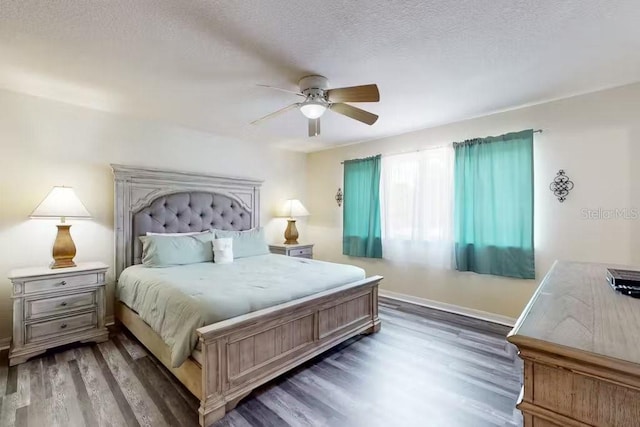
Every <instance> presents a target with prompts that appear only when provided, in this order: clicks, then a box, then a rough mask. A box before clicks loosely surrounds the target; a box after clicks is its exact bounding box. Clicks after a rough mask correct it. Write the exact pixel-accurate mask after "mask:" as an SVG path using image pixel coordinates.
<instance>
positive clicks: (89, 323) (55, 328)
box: [25, 311, 98, 343]
mask: <svg viewBox="0 0 640 427" xmlns="http://www.w3.org/2000/svg"><path fill="white" fill-rule="evenodd" d="M97 325H98V318H97V315H96V312H95V311H92V312H90V313H84V314H78V315H76V316H69V317H63V318H61V319H56V320H50V321H48V322H40V323H32V324H29V325H27V326H26V336H25V338H26V339H25V341H26V342H27V343H31V342H34V341H40V340H45V339H47V338H53V337H57V336H59V335H63V334H67V333H70V332H77V331H80V330H84V329H92V328H95V327H96V326H97Z"/></svg>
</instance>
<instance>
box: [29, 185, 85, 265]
mask: <svg viewBox="0 0 640 427" xmlns="http://www.w3.org/2000/svg"><path fill="white" fill-rule="evenodd" d="M30 217H31V218H60V224H58V225H57V226H56V227H58V234H57V236H56V240H55V242H54V243H53V263H52V264H51V268H66V267H75V266H76V264H75V263H74V262H73V257H75V256H76V245H75V244H74V243H73V239H72V238H71V233H70V232H69V229H70V228H71V225H70V224H65V220H66V219H67V218H91V214H90V213H89V211H87V208H85V207H84V205H83V204H82V202H81V201H80V199H78V196H76V193H75V192H74V191H73V188H71V187H53V189H52V190H51V191H50V192H49V194H47V197H45V198H44V200H43V201H42V202H40V204H39V205H38V207H37V208H35V210H34V211H33V212H32V213H31V215H30Z"/></svg>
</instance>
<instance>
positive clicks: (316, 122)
mask: <svg viewBox="0 0 640 427" xmlns="http://www.w3.org/2000/svg"><path fill="white" fill-rule="evenodd" d="M309 136H320V119H319V118H318V119H309Z"/></svg>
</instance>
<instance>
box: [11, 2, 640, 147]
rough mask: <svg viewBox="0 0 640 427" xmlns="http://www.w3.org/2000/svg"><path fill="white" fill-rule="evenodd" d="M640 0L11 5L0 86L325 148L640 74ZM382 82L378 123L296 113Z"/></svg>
mask: <svg viewBox="0 0 640 427" xmlns="http://www.w3.org/2000/svg"><path fill="white" fill-rule="evenodd" d="M639 22H640V4H639V3H638V0H563V1H557V0H529V1H523V0H449V1H445V0H422V1H420V0H411V1H407V0H402V1H390V0H368V1H364V0H360V1H346V0H325V1H317V0H316V1H265V0H242V1H238V0H220V1H186V0H184V1H177V0H135V1H133V0H109V1H105V0H56V1H51V0H40V1H34V0H15V1H8V0H0V58H1V59H0V88H6V89H10V90H14V91H19V92H25V93H29V94H33V95H37V96H43V97H47V98H51V99H56V100H60V101H64V102H69V103H73V104H78V105H83V106H88V107H92V108H97V109H101V110H106V111H111V112H115V113H121V114H127V115H135V116H138V117H145V118H150V119H155V120H162V121H168V122H172V123H177V124H180V125H185V126H188V127H192V128H196V129H200V130H205V131H210V132H215V133H218V134H221V135H227V136H233V137H238V138H243V139H249V140H252V141H255V142H256V143H260V144H264V143H274V144H278V145H280V146H286V147H289V148H293V149H298V150H307V151H308V150H313V149H318V148H322V147H329V146H331V145H337V144H344V143H350V142H356V141H363V140H368V139H374V138H379V137H384V136H388V135H393V134H398V133H403V132H407V131H411V130H415V129H420V128H425V127H429V126H434V125H437V124H442V123H446V122H451V121H456V120H460V119H464V118H469V117H474V116H478V115H483V114H488V113H490V112H494V111H499V110H503V109H508V108H512V107H517V106H521V105H524V104H529V103H536V102H541V101H545V100H549V99H555V98H559V97H565V96H569V95H573V94H577V93H583V92H588V91H592V90H596V89H600V88H604V87H610V86H616V85H621V84H625V83H630V82H634V81H639V80H640V55H638V52H640V25H639V24H638V23H639ZM312 73H313V74H322V75H324V76H326V77H328V78H329V81H330V83H331V86H332V87H341V86H351V85H357V84H366V83H377V84H378V86H379V88H380V94H381V102H380V103H378V104H358V106H360V107H362V108H366V109H368V110H370V111H372V112H375V113H377V114H379V115H380V120H379V121H378V122H377V123H376V124H375V125H374V126H372V127H369V126H366V125H363V124H360V123H358V122H355V121H353V120H350V119H347V118H345V117H342V116H339V115H337V114H333V113H331V112H328V113H327V114H326V115H325V116H324V117H323V123H322V133H323V135H322V137H320V138H316V139H310V138H307V137H306V133H307V130H306V121H305V119H304V117H303V116H302V115H301V114H300V112H298V111H295V110H294V111H290V112H288V113H286V114H284V115H282V116H279V117H277V118H275V119H273V120H272V121H270V122H266V123H263V124H261V125H258V126H251V125H249V122H251V121H252V120H253V119H255V118H258V117H261V116H262V115H265V114H267V113H269V112H272V111H274V110H276V109H278V108H281V107H283V106H285V105H287V104H289V103H292V102H294V101H297V100H298V99H297V97H295V96H293V95H288V94H285V93H280V92H276V91H271V90H268V89H264V88H259V87H256V86H254V85H255V84H256V83H267V84H273V85H279V86H282V87H286V88H290V89H296V82H297V80H298V79H299V78H300V77H302V76H304V75H307V74H312Z"/></svg>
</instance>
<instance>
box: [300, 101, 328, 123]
mask: <svg viewBox="0 0 640 427" xmlns="http://www.w3.org/2000/svg"><path fill="white" fill-rule="evenodd" d="M300 111H301V112H302V114H304V116H305V117H307V118H308V119H317V118H319V117H321V116H322V115H323V114H324V112H325V111H327V106H326V105H325V104H323V103H321V102H316V101H309V102H305V103H303V104H302V105H300Z"/></svg>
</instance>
